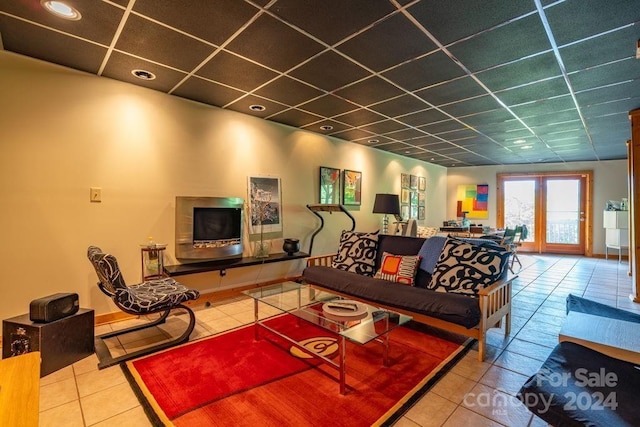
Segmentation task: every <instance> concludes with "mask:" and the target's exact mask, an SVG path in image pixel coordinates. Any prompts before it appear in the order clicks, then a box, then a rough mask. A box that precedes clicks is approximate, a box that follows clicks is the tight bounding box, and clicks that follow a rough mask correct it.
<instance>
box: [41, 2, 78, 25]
mask: <svg viewBox="0 0 640 427" xmlns="http://www.w3.org/2000/svg"><path fill="white" fill-rule="evenodd" d="M40 4H41V5H42V7H44V8H45V9H46V10H47V12H49V13H52V14H54V15H56V16H59V17H60V18H64V19H68V20H70V21H78V20H79V19H80V18H82V15H80V12H78V10H77V9H75V8H73V7H71V6H69V5H68V4H66V3H63V2H61V1H52V0H42V1H41V2H40Z"/></svg>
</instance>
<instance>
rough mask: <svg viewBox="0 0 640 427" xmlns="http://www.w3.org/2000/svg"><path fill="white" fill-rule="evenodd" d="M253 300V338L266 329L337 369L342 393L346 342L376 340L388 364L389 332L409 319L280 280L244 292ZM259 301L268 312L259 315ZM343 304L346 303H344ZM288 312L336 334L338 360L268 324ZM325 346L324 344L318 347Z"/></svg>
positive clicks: (359, 342) (343, 392)
mask: <svg viewBox="0 0 640 427" xmlns="http://www.w3.org/2000/svg"><path fill="white" fill-rule="evenodd" d="M243 294H245V295H248V296H250V297H251V298H253V301H254V315H255V317H254V322H255V325H256V328H255V334H256V340H259V339H260V335H259V331H260V329H261V328H263V329H266V330H268V331H270V332H272V333H273V334H275V335H277V336H279V337H281V338H283V339H285V340H286V341H288V342H289V343H291V344H293V345H294V346H295V347H296V348H298V349H300V350H301V351H302V352H303V353H305V354H308V355H310V356H312V357H315V358H318V359H320V360H322V361H323V362H324V363H326V364H327V365H329V366H332V367H333V368H335V369H337V370H338V372H339V375H340V393H341V394H345V392H346V384H345V368H346V356H347V352H346V343H347V341H351V342H353V343H356V344H359V345H364V344H367V343H369V342H371V341H374V340H375V341H378V342H380V343H381V344H382V346H383V364H384V365H385V366H388V365H389V333H390V332H391V331H393V330H394V329H395V328H397V327H398V326H400V325H403V324H405V323H407V322H408V321H410V320H411V319H412V318H411V317H410V316H406V315H403V314H399V313H394V312H392V311H388V310H384V309H380V308H378V307H375V306H372V305H369V304H364V303H361V302H355V301H352V300H345V299H341V297H339V296H337V295H334V294H331V293H330V292H327V291H320V290H317V289H315V288H313V287H311V286H309V285H301V284H299V283H295V282H283V283H279V284H276V285H269V286H263V287H261V288H256V289H251V290H247V291H244V292H243ZM261 304H264V305H265V308H266V307H269V314H268V315H266V316H265V315H264V314H263V316H262V318H260V313H259V307H260V306H261ZM344 304H346V306H345V305H344ZM285 313H288V314H290V315H293V316H295V317H296V318H298V319H300V320H302V321H305V322H309V323H311V324H312V325H315V326H318V327H320V328H322V329H324V330H326V331H329V332H331V333H332V335H335V336H336V337H337V347H338V361H337V362H336V361H334V360H332V359H331V358H329V357H327V356H326V355H323V354H321V352H320V351H316V349H315V348H313V346H311V347H309V346H305V345H304V343H303V342H298V341H296V340H294V339H292V338H290V337H289V336H287V335H286V334H285V333H283V332H282V331H278V330H276V329H275V328H273V327H272V326H270V325H269V324H268V320H269V319H272V318H273V317H276V316H280V315H282V314H285ZM320 347H325V346H320Z"/></svg>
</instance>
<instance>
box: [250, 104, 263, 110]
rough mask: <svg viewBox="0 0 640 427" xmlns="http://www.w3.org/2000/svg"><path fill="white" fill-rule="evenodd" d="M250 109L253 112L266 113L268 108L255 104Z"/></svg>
mask: <svg viewBox="0 0 640 427" xmlns="http://www.w3.org/2000/svg"><path fill="white" fill-rule="evenodd" d="M249 109H250V110H251V111H264V110H266V109H267V107H265V106H264V105H259V104H253V105H250V106H249Z"/></svg>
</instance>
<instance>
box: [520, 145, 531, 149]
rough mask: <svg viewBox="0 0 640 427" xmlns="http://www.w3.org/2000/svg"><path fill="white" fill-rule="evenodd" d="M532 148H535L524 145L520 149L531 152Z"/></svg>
mask: <svg viewBox="0 0 640 427" xmlns="http://www.w3.org/2000/svg"><path fill="white" fill-rule="evenodd" d="M532 148H533V146H532V145H523V146H522V147H520V149H521V150H530V149H532Z"/></svg>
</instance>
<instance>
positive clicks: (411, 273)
mask: <svg viewBox="0 0 640 427" xmlns="http://www.w3.org/2000/svg"><path fill="white" fill-rule="evenodd" d="M418 265H420V256H419V255H393V254H390V253H389V252H384V253H383V254H382V262H381V263H380V269H379V270H378V271H376V274H375V276H373V277H375V278H376V279H384V280H390V281H392V282H398V283H403V284H405V285H410V286H413V285H414V281H415V277H416V271H417V270H418Z"/></svg>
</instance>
